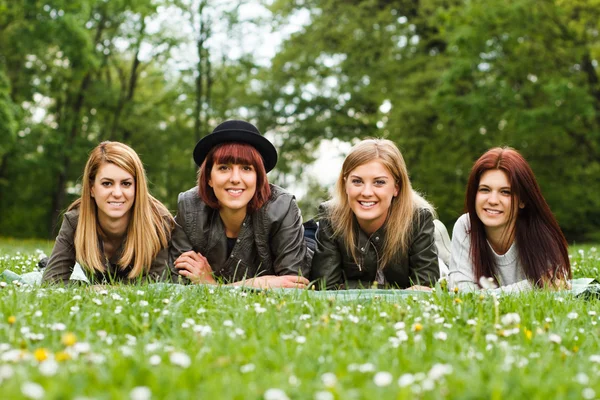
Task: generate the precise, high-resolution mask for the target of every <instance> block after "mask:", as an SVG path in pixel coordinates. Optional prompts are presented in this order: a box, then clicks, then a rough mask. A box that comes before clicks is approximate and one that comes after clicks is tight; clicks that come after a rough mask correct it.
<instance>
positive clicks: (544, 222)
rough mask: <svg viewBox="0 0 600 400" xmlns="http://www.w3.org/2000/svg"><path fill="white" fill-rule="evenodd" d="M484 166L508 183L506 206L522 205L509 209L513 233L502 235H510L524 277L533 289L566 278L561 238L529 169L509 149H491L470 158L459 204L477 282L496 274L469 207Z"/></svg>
mask: <svg viewBox="0 0 600 400" xmlns="http://www.w3.org/2000/svg"><path fill="white" fill-rule="evenodd" d="M489 170H500V171H503V172H504V173H505V174H506V177H507V179H508V182H509V183H510V186H511V197H512V204H519V203H522V204H523V205H524V207H523V208H519V207H514V211H512V212H511V215H510V216H509V218H516V221H515V224H514V232H506V234H507V235H511V236H512V237H514V238H515V241H516V244H517V248H518V250H519V259H520V261H521V264H522V265H523V268H524V270H525V271H524V272H525V276H526V277H527V279H529V280H530V281H531V282H532V283H533V284H535V285H537V286H539V287H542V286H543V285H544V284H548V283H554V281H555V280H556V279H561V280H564V279H570V278H571V263H570V262H569V253H568V250H567V247H568V245H567V240H566V239H565V236H564V235H563V233H562V231H561V230H560V227H559V226H558V222H557V221H556V218H555V217H554V215H553V214H552V211H550V207H549V206H548V203H546V200H545V199H544V197H543V196H542V191H541V190H540V187H539V185H538V183H537V181H536V179H535V175H534V174H533V171H532V170H531V167H530V166H529V164H528V163H527V161H525V159H524V158H523V156H522V155H521V154H519V152H517V151H516V150H515V149H513V148H510V147H495V148H492V149H490V150H488V151H487V152H486V153H485V154H483V155H482V156H481V157H479V159H478V160H477V161H476V162H475V165H473V168H472V169H471V174H470V175H469V181H468V183H467V193H466V199H465V208H466V211H467V212H468V213H469V219H470V221H471V228H470V229H471V231H470V233H469V235H470V239H471V260H472V262H473V266H474V269H475V270H474V271H473V274H474V275H475V278H476V279H477V282H479V279H480V278H481V277H482V276H485V277H492V278H494V279H496V276H497V270H496V268H497V267H496V264H495V262H494V258H493V255H492V250H491V249H490V246H489V245H488V243H487V240H486V235H485V226H484V225H483V223H482V222H481V220H480V219H479V217H477V212H476V210H475V198H476V196H477V191H478V189H479V181H480V179H481V176H482V175H483V173H484V172H486V171H489ZM514 213H516V215H513V214H514Z"/></svg>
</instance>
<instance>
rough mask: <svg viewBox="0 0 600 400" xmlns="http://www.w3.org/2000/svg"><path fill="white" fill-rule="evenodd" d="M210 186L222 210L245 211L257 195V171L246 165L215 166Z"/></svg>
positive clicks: (211, 173) (211, 174)
mask: <svg viewBox="0 0 600 400" xmlns="http://www.w3.org/2000/svg"><path fill="white" fill-rule="evenodd" d="M208 185H209V186H210V187H211V188H212V189H213V191H214V192H215V196H216V197H217V200H218V201H219V206H220V208H221V209H225V210H227V211H238V210H242V209H243V210H244V211H245V210H246V206H247V205H248V203H249V202H250V200H252V198H253V197H254V194H255V193H256V170H255V169H254V167H253V166H252V165H246V164H214V165H213V167H212V170H211V172H210V179H209V181H208Z"/></svg>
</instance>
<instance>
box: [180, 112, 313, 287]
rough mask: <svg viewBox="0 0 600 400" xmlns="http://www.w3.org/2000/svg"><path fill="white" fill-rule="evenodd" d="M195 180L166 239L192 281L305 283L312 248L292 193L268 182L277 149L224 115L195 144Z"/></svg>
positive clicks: (262, 284)
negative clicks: (306, 238) (171, 232)
mask: <svg viewBox="0 0 600 400" xmlns="http://www.w3.org/2000/svg"><path fill="white" fill-rule="evenodd" d="M194 160H195V161H196V164H197V165H198V166H199V167H200V169H199V173H198V185H197V186H196V187H194V188H192V189H190V190H188V191H187V192H184V193H181V194H180V195H179V200H178V211H177V216H176V218H175V220H176V222H177V225H176V228H175V230H174V232H173V240H172V244H171V261H172V264H173V267H174V268H175V270H176V271H177V272H178V273H179V274H180V275H181V276H183V277H185V278H187V279H189V281H191V282H192V283H205V284H215V283H217V282H218V281H221V282H223V283H229V284H236V285H245V286H252V287H258V288H279V287H284V288H305V287H306V286H307V284H308V283H309V282H308V280H307V279H306V278H305V277H307V276H308V274H309V271H310V262H311V259H312V251H311V250H309V249H308V248H307V246H306V243H305V240H304V236H303V235H304V230H303V227H302V217H301V215H300V209H299V208H298V206H297V205H296V201H295V199H294V196H292V195H291V194H289V193H287V192H286V191H284V190H283V189H281V188H279V187H277V186H275V185H270V184H269V181H268V180H267V172H269V171H270V170H271V169H273V168H274V167H275V164H276V163H277V151H276V150H275V147H274V146H273V144H271V142H270V141H269V140H267V139H266V138H265V137H263V136H262V135H261V134H260V132H259V131H258V129H257V128H256V127H255V126H254V125H252V124H250V123H248V122H245V121H236V120H232V121H226V122H223V123H222V124H220V125H219V126H217V127H216V128H215V130H214V131H213V132H212V133H211V134H210V135H208V136H206V137H204V138H203V139H201V140H200V141H199V142H198V144H197V145H196V148H195V149H194Z"/></svg>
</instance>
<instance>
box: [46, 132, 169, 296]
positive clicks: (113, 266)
mask: <svg viewBox="0 0 600 400" xmlns="http://www.w3.org/2000/svg"><path fill="white" fill-rule="evenodd" d="M173 226H174V221H173V218H172V217H171V214H170V213H169V211H168V210H167V209H166V208H165V206H163V205H162V204H161V203H160V202H159V201H158V200H156V199H155V198H154V197H152V196H151V195H150V193H149V192H148V186H147V183H146V173H145V171H144V167H143V165H142V162H141V161H140V159H139V157H138V155H137V153H136V152H135V151H134V150H133V149H132V148H130V147H129V146H126V145H124V144H122V143H119V142H102V143H100V144H99V145H98V146H97V147H96V148H95V149H94V150H92V152H91V154H90V157H89V159H88V161H87V164H86V166H85V170H84V172H83V182H82V194H81V197H80V198H79V199H77V200H76V201H75V202H74V203H73V204H71V205H70V206H69V208H68V211H67V212H66V213H65V215H64V219H63V223H62V226H61V228H60V232H59V233H58V237H57V238H56V243H55V245H54V248H53V250H52V255H51V256H50V260H49V261H48V265H47V267H46V268H45V270H44V275H43V278H42V282H46V283H62V284H66V283H68V282H69V278H70V276H71V274H72V273H73V269H74V267H75V263H76V262H78V263H79V264H80V265H81V266H82V268H83V270H84V272H85V273H86V275H87V277H88V280H89V281H90V283H93V284H104V283H114V282H121V283H135V282H146V281H161V280H169V279H170V269H169V267H168V243H169V238H170V236H171V230H172V228H173Z"/></svg>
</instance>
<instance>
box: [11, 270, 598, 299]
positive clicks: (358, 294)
mask: <svg viewBox="0 0 600 400" xmlns="http://www.w3.org/2000/svg"><path fill="white" fill-rule="evenodd" d="M81 275H82V276H79V274H74V275H73V276H72V278H71V279H75V280H82V279H81V278H83V279H85V275H84V274H83V271H81ZM0 282H6V283H11V282H12V283H15V282H18V283H20V284H26V285H31V286H35V285H39V284H41V282H42V273H41V272H39V271H34V272H29V273H26V274H22V275H19V274H17V273H15V272H13V271H11V270H4V271H2V272H1V273H0ZM570 283H571V289H569V290H561V291H557V292H555V293H557V294H561V295H562V294H572V295H574V296H575V297H579V298H583V299H591V298H600V283H599V282H598V281H596V280H595V279H594V278H578V279H573V280H571V281H570ZM165 285H169V286H177V287H179V288H180V289H181V290H185V289H186V288H188V287H189V286H185V285H176V284H171V283H153V284H150V286H165ZM208 286H211V287H212V285H208ZM221 289H226V290H246V291H253V292H261V291H269V292H272V293H280V294H284V293H291V292H294V293H298V292H299V291H298V290H296V289H256V288H250V287H243V286H242V287H240V286H237V287H232V286H221ZM497 290H498V289H495V291H497ZM302 292H305V293H306V294H307V295H308V296H309V297H312V298H324V299H335V300H342V301H344V300H348V301H351V300H376V299H382V300H396V299H399V298H405V297H409V296H423V295H428V294H431V292H429V291H424V290H401V289H347V290H330V291H318V290H306V291H302ZM499 294H502V295H506V294H505V293H504V294H503V293H501V292H500V293H499Z"/></svg>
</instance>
